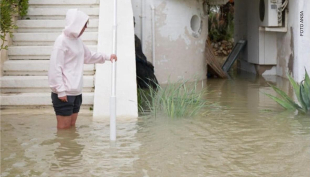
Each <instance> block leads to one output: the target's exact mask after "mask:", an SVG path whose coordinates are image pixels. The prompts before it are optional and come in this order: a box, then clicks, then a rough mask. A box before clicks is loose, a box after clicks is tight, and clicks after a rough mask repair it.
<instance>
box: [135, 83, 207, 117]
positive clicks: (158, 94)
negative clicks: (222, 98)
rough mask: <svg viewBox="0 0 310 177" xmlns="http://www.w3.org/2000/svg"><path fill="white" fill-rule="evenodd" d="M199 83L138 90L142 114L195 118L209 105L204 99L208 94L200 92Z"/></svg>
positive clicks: (170, 84) (169, 84)
mask: <svg viewBox="0 0 310 177" xmlns="http://www.w3.org/2000/svg"><path fill="white" fill-rule="evenodd" d="M197 82H198V81H195V82H194V83H188V82H187V81H183V82H180V83H177V84H173V83H170V82H168V84H167V85H165V86H164V87H161V86H160V85H158V84H156V85H157V87H156V88H153V87H151V86H149V88H148V89H145V90H142V89H138V102H139V110H140V112H150V113H151V114H153V115H154V116H156V115H157V114H159V113H163V114H164V115H166V116H169V117H171V118H174V117H188V116H189V117H190V116H195V115H196V114H197V113H199V111H200V110H201V109H202V108H204V107H205V106H206V105H207V101H206V100H205V99H204V98H203V97H204V95H205V94H206V93H205V92H204V91H203V90H201V91H199V90H198V87H197Z"/></svg>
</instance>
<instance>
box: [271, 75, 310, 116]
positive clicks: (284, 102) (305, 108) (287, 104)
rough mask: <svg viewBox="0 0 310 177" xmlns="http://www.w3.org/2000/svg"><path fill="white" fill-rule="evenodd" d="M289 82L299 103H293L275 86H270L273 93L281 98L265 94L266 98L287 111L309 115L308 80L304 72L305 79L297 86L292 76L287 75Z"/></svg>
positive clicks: (309, 92) (309, 85)
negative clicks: (296, 111)
mask: <svg viewBox="0 0 310 177" xmlns="http://www.w3.org/2000/svg"><path fill="white" fill-rule="evenodd" d="M288 78H289V81H290V83H291V85H292V86H293V89H294V92H295V95H296V97H297V100H298V102H299V104H298V103H295V102H294V101H293V100H292V99H291V98H290V97H289V96H288V95H287V94H286V93H285V92H284V91H282V90H280V89H279V88H277V87H276V86H273V85H270V86H271V87H272V88H273V90H274V91H276V92H277V93H278V94H279V95H280V96H281V97H280V98H279V97H275V96H273V95H270V94H266V95H267V96H268V97H270V98H271V99H273V100H274V101H276V102H277V103H278V104H280V105H281V106H282V107H284V108H285V109H288V110H298V111H299V112H301V113H310V78H309V75H308V73H307V71H305V79H304V80H303V81H302V82H301V83H300V84H298V83H297V82H296V81H295V80H294V79H293V78H292V76H290V75H288Z"/></svg>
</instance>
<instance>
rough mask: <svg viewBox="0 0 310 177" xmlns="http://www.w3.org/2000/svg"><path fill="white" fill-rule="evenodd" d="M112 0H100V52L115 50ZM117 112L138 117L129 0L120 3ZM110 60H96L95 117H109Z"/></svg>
mask: <svg viewBox="0 0 310 177" xmlns="http://www.w3.org/2000/svg"><path fill="white" fill-rule="evenodd" d="M113 7H114V4H113V1H107V0H100V12H99V29H98V52H104V53H112V36H113V35H112V30H113V28H112V27H113V19H114V18H113V9H114V8H113ZM117 16H118V31H117V55H118V61H117V72H116V103H117V104H116V110H117V112H116V116H117V118H119V117H132V118H137V117H138V105H137V104H138V102H137V86H136V65H135V46H134V28H133V13H132V5H131V1H130V0H122V1H121V2H119V3H118V14H117ZM110 96H111V63H110V62H106V63H104V64H96V78H95V96H94V97H95V98H94V110H93V111H94V112H93V116H94V119H95V120H109V117H110V109H109V108H110Z"/></svg>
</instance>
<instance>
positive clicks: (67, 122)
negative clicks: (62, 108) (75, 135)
mask: <svg viewBox="0 0 310 177" xmlns="http://www.w3.org/2000/svg"><path fill="white" fill-rule="evenodd" d="M70 127H71V116H57V128H59V129H66V128H70Z"/></svg>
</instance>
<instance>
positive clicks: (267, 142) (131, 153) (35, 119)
mask: <svg viewBox="0 0 310 177" xmlns="http://www.w3.org/2000/svg"><path fill="white" fill-rule="evenodd" d="M267 80H268V81H271V82H273V83H277V86H279V87H281V88H283V89H284V90H285V91H286V92H292V91H291V90H289V89H288V87H287V86H288V83H287V81H285V80H283V79H281V78H275V77H274V78H268V79H267ZM204 84H205V85H204V87H205V88H208V92H209V94H208V95H207V98H208V101H210V102H213V103H214V106H213V107H211V108H207V109H206V110H204V111H203V113H202V114H200V115H199V116H196V117H191V118H181V119H177V118H175V119H171V118H167V117H163V116H158V117H156V118H154V117H150V116H141V117H139V118H138V119H137V120H132V121H129V120H118V123H117V141H116V143H115V144H111V143H110V141H109V124H108V123H109V122H93V121H92V117H91V112H90V111H89V112H87V111H85V113H83V114H82V115H81V116H80V117H79V119H78V122H77V126H76V128H72V129H69V130H57V129H56V120H55V116H54V115H53V112H52V110H50V111H45V112H44V113H41V111H40V110H38V111H27V112H25V113H23V112H19V113H15V114H12V113H11V112H12V111H13V112H14V110H2V112H1V114H2V115H1V175H2V176H3V177H4V176H10V177H11V176H66V177H67V176H83V177H88V176H100V177H102V176H120V177H123V176H125V177H126V176H130V177H140V176H141V177H148V176H150V177H153V176H154V177H174V176H175V177H194V176H195V177H206V176H207V177H209V176H210V177H222V176H225V177H226V176H229V177H230V176H231V177H235V176H237V177H243V176H244V177H249V176H251V177H252V176H254V177H255V176H258V177H260V176H264V177H269V176H270V177H278V176H279V177H285V176H288V177H295V176H296V177H309V176H310V168H309V164H310V117H309V115H298V114H297V113H296V112H284V111H283V109H282V108H281V107H280V106H278V105H277V104H276V103H275V102H273V101H272V100H271V99H269V98H268V97H267V96H265V95H264V93H271V94H275V93H274V92H273V90H272V89H271V88H270V86H269V85H268V84H267V83H266V80H265V79H263V78H256V77H251V76H247V77H245V76H243V77H238V78H235V79H233V80H212V79H210V80H208V81H207V82H205V83H204ZM206 86H207V87H206Z"/></svg>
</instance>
